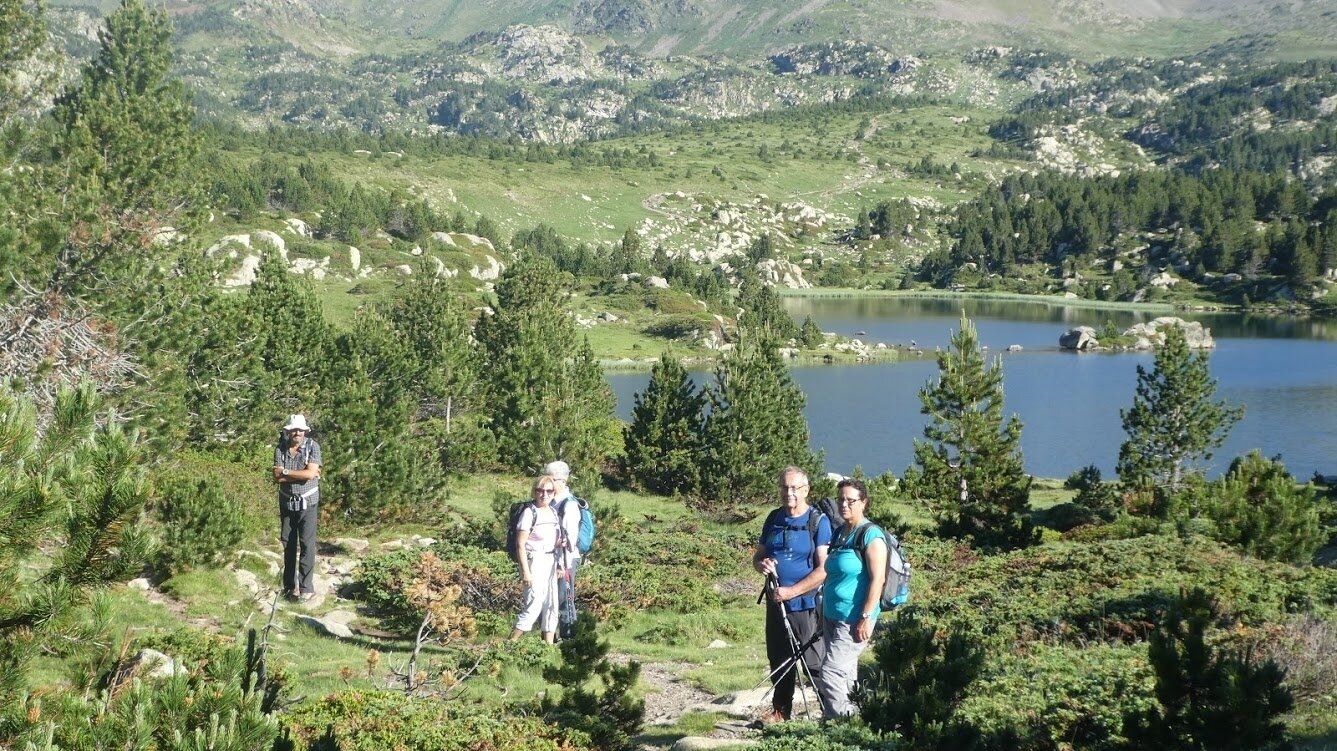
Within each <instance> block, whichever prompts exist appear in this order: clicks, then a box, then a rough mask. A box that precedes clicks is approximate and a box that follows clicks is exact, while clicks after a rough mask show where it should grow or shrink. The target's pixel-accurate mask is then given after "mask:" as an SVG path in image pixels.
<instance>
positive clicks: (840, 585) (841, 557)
mask: <svg viewBox="0 0 1337 751" xmlns="http://www.w3.org/2000/svg"><path fill="white" fill-rule="evenodd" d="M869 524H872V522H869V521H867V520H865V521H864V522H863V523H862V524H860V525H859V526H858V527H855V529H854V531H853V532H851V533H850V534H848V535H846V534H844V529H845V528H844V527H841V530H840V531H839V532H837V533H836V535H835V539H833V540H832V541H831V547H830V548H829V549H828V550H827V553H826V583H825V584H823V585H822V617H823V618H826V619H827V620H831V621H838V622H841V623H857V622H858V620H859V618H860V617H861V616H862V615H863V606H864V603H865V602H867V601H868V587H869V585H870V584H872V581H873V577H872V575H871V574H869V573H868V572H867V571H865V570H864V568H865V566H864V562H863V555H862V554H861V553H860V551H858V550H855V549H854V543H855V541H856V540H858V539H859V538H858V535H862V534H864V531H863V530H864V527H865V526H866V525H869ZM878 539H881V540H884V541H885V540H886V539H887V534H886V533H885V532H883V531H882V528H881V527H878V526H877V525H873V528H872V529H871V530H869V531H868V538H867V539H866V540H865V541H864V544H865V545H871V544H872V543H873V541H874V540H878ZM884 544H885V543H884ZM878 599H879V600H880V599H881V598H878ZM881 612H882V608H881V607H880V605H879V604H875V605H874V606H873V618H874V619H875V620H876V619H877V616H878V614H879V613H881Z"/></svg>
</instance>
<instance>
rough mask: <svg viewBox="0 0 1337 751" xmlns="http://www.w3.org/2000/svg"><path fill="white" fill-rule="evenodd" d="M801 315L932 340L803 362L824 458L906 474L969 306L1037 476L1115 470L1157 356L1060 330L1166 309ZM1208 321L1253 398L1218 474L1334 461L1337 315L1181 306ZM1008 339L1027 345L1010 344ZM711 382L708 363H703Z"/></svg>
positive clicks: (899, 304) (846, 306)
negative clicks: (910, 352)
mask: <svg viewBox="0 0 1337 751" xmlns="http://www.w3.org/2000/svg"><path fill="white" fill-rule="evenodd" d="M785 306H786V308H787V309H788V310H789V312H790V313H791V314H792V315H793V316H794V318H795V319H796V320H798V321H802V320H803V318H804V316H807V315H811V316H812V318H813V320H814V321H816V322H817V324H818V325H819V326H820V327H821V328H822V330H823V331H827V332H835V333H839V334H841V335H844V336H855V335H856V334H857V332H860V331H862V332H865V334H864V335H862V336H859V337H858V338H860V339H862V340H864V341H865V342H868V343H870V344H872V343H874V342H885V343H887V344H888V345H889V346H891V345H896V344H899V345H901V346H902V347H906V346H908V345H909V344H910V342H912V341H913V342H914V343H915V345H916V346H917V347H918V349H919V350H920V351H921V352H923V354H922V355H920V356H917V357H916V356H909V357H908V358H906V359H902V360H901V361H899V362H893V363H880V364H866V365H845V366H834V365H832V366H810V367H800V368H795V369H794V370H793V371H792V374H793V378H794V381H795V382H796V383H797V384H798V385H799V387H800V388H802V389H803V391H804V393H805V394H806V395H807V398H808V404H807V408H806V414H807V418H808V425H809V428H810V431H811V445H812V448H813V449H814V450H819V449H825V450H826V468H827V470H828V471H833V472H840V473H842V474H848V473H849V472H850V471H851V470H852V469H853V468H854V467H855V466H856V465H858V466H862V467H863V469H864V471H865V472H867V473H869V474H878V473H882V472H885V471H888V470H890V471H892V472H894V473H895V474H896V475H898V476H899V475H900V474H902V473H903V472H904V471H905V468H906V467H908V466H910V465H912V464H913V462H914V443H913V442H914V439H916V438H922V436H923V426H924V423H925V418H924V416H923V415H921V414H920V412H919V408H920V402H919V396H918V394H919V389H921V388H923V386H924V385H925V384H926V383H928V382H929V381H930V380H933V379H936V377H937V372H938V369H937V363H936V361H935V360H934V356H933V355H934V348H935V347H942V348H944V349H945V348H946V347H947V344H948V341H949V339H950V337H951V335H952V333H953V332H954V331H955V330H956V329H957V328H958V326H959V319H960V316H961V312H962V310H963V309H964V311H965V313H966V315H967V316H968V317H970V318H971V319H972V320H974V322H975V326H976V329H977V330H978V331H979V337H980V343H981V344H982V345H984V346H986V347H988V348H989V351H990V354H991V356H992V355H997V356H999V357H1001V359H1002V364H1003V389H1004V394H1005V401H1004V410H1005V412H1006V413H1009V414H1012V413H1015V414H1017V415H1019V416H1020V417H1021V420H1022V423H1023V424H1024V427H1023V430H1022V452H1023V454H1024V457H1025V462H1026V468H1027V471H1029V472H1030V473H1032V474H1034V475H1037V476H1040V477H1058V478H1062V477H1066V476H1067V475H1068V474H1070V473H1071V472H1072V471H1073V470H1075V469H1077V468H1080V467H1083V466H1086V465H1087V464H1095V465H1096V466H1097V467H1100V469H1101V471H1102V473H1103V474H1104V475H1105V477H1106V479H1113V478H1114V465H1115V462H1116V461H1117V460H1118V454H1119V444H1120V443H1121V442H1122V441H1123V439H1124V432H1123V429H1122V427H1121V426H1120V419H1119V410H1120V409H1127V408H1128V407H1130V406H1131V405H1132V403H1133V395H1134V390H1135V388H1136V385H1137V366H1138V365H1142V366H1143V367H1145V368H1147V369H1150V368H1151V367H1152V362H1153V356H1152V355H1151V353H1083V354H1078V353H1074V352H1065V351H1062V350H1060V349H1059V348H1058V338H1059V335H1060V334H1062V333H1063V332H1064V331H1066V330H1067V329H1068V328H1071V327H1073V326H1078V325H1087V326H1093V327H1095V328H1096V329H1097V330H1099V329H1101V328H1102V327H1103V326H1104V325H1105V322H1106V321H1107V320H1113V321H1114V323H1115V324H1116V325H1118V326H1119V327H1120V328H1121V329H1122V328H1126V327H1128V326H1130V325H1132V324H1133V323H1135V322H1138V321H1142V320H1149V319H1151V318H1154V317H1156V314H1148V313H1135V312H1130V311H1124V310H1093V309H1085V308H1075V307H1065V306H1056V305H1048V304H1043V303H1031V302H1011V301H996V300H975V299H970V298H961V299H930V298H904V297H896V298H881V297H879V298H825V299H822V298H786V299H785ZM1176 315H1179V316H1180V317H1182V318H1188V319H1192V320H1197V321H1201V322H1202V323H1203V325H1205V326H1208V327H1210V328H1211V330H1212V335H1213V337H1214V338H1215V339H1216V349H1215V350H1213V351H1212V352H1211V361H1210V362H1211V371H1212V375H1213V377H1214V378H1216V380H1217V396H1216V398H1217V399H1224V400H1225V401H1227V402H1229V403H1230V404H1235V405H1243V406H1244V408H1245V414H1244V419H1243V420H1241V421H1240V422H1239V423H1237V424H1236V425H1235V427H1234V429H1233V430H1232V431H1231V432H1230V435H1229V437H1228V439H1227V440H1226V443H1225V445H1224V446H1223V447H1222V448H1221V449H1219V450H1218V451H1217V452H1216V458H1215V459H1214V460H1212V461H1211V462H1209V463H1208V464H1207V469H1208V471H1209V473H1211V474H1213V475H1216V474H1219V473H1220V472H1222V471H1223V470H1224V469H1225V468H1226V467H1227V466H1228V465H1229V464H1230V460H1231V459H1232V458H1233V457H1235V456H1238V455H1241V454H1244V453H1247V452H1248V451H1249V450H1251V449H1259V450H1261V451H1262V452H1263V454H1264V455H1265V456H1275V455H1280V456H1281V459H1282V461H1284V462H1285V464H1286V467H1287V468H1288V469H1289V470H1290V471H1291V473H1292V474H1294V475H1295V476H1296V477H1298V478H1300V479H1301V480H1308V479H1309V477H1310V476H1312V475H1313V473H1314V472H1315V471H1319V472H1322V473H1324V474H1337V322H1334V321H1313V320H1299V319H1276V318H1264V317H1258V316H1240V315H1225V314H1209V313H1177V314H1176ZM1012 344H1019V345H1021V346H1022V351H1021V352H1015V353H1012V352H1004V350H1005V349H1006V348H1007V347H1008V346H1009V345H1012ZM697 378H698V379H699V381H706V380H709V379H710V378H711V374H710V373H708V372H706V373H699V374H697ZM608 380H609V383H611V384H612V386H613V390H614V392H615V393H616V394H617V398H618V413H619V414H620V415H621V416H622V417H623V418H627V419H629V417H630V413H631V406H632V396H633V394H634V393H635V392H638V391H641V390H643V389H644V388H645V384H646V382H647V381H648V380H649V375H648V374H646V373H615V374H610V375H609V376H608Z"/></svg>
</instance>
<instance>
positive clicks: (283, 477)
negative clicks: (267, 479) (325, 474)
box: [274, 415, 321, 602]
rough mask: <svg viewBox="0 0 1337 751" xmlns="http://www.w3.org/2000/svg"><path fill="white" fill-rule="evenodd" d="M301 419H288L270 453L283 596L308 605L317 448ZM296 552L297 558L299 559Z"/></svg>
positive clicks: (315, 513) (313, 547) (313, 549)
mask: <svg viewBox="0 0 1337 751" xmlns="http://www.w3.org/2000/svg"><path fill="white" fill-rule="evenodd" d="M310 433H311V427H310V426H309V425H307V424H306V416H305V415H289V416H288V422H287V424H286V425H284V426H283V433H282V435H281V436H280V437H279V444H278V446H277V447H275V449H274V482H275V483H277V484H278V486H279V539H280V540H281V541H282V542H283V594H284V596H285V597H287V598H288V599H290V600H301V601H302V602H308V601H310V600H311V599H312V598H314V597H315V594H316V587H315V581H314V579H313V574H314V571H315V568H316V520H317V518H319V516H320V512H319V510H318V509H317V508H316V505H317V504H318V503H320V464H321V459H320V444H318V443H316V442H315V441H313V440H311V438H310V437H309V434H310ZM299 551H300V555H299Z"/></svg>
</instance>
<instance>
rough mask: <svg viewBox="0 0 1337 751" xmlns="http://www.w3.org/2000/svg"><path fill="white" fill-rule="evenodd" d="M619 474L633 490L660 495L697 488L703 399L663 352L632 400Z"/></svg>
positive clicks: (689, 380)
mask: <svg viewBox="0 0 1337 751" xmlns="http://www.w3.org/2000/svg"><path fill="white" fill-rule="evenodd" d="M633 399H634V402H635V403H634V406H633V407H632V410H631V424H630V425H629V426H628V427H627V430H626V441H625V446H626V454H625V456H624V457H623V460H622V472H623V475H624V476H625V477H627V478H628V479H629V480H630V481H631V482H632V483H633V484H634V485H637V486H640V487H644V488H646V489H648V490H651V491H653V492H655V493H660V494H662V495H674V494H688V493H692V492H694V491H695V490H696V489H697V487H699V484H700V477H699V475H698V474H697V472H698V471H699V467H698V466H697V458H698V457H699V456H700V452H701V450H702V445H701V439H702V429H703V426H704V424H705V407H706V399H705V396H704V395H703V394H702V393H701V392H700V391H698V390H697V388H696V386H695V385H694V384H693V383H692V380H691V377H690V376H689V374H688V373H687V369H686V368H684V367H683V366H682V363H680V362H679V361H678V360H677V359H676V358H674V357H673V356H672V355H671V354H669V353H667V352H665V353H664V354H663V355H662V356H660V358H659V362H657V363H655V366H654V368H653V369H652V370H651V371H650V382H649V383H648V384H647V385H646V387H645V391H644V392H642V393H637V394H636V395H635V396H634V397H633Z"/></svg>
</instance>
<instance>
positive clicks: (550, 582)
mask: <svg viewBox="0 0 1337 751" xmlns="http://www.w3.org/2000/svg"><path fill="white" fill-rule="evenodd" d="M526 555H528V556H529V574H530V577H531V580H530V583H529V586H528V587H526V588H525V604H524V607H522V608H521V609H520V617H518V618H516V619H515V628H516V630H518V631H532V630H533V629H534V624H535V623H538V624H539V630H540V631H542V632H543V633H545V634H550V633H553V632H555V631H556V630H557V605H558V602H557V576H556V573H557V572H556V571H555V570H554V563H555V560H554V558H553V554H552V553H526Z"/></svg>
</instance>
